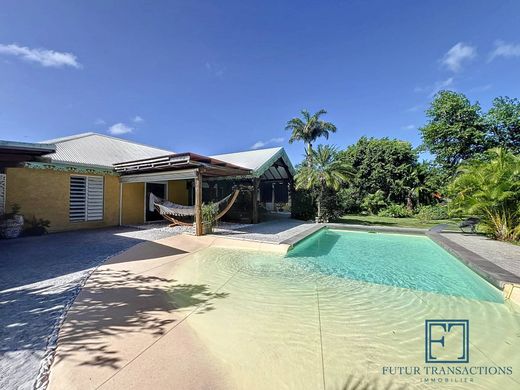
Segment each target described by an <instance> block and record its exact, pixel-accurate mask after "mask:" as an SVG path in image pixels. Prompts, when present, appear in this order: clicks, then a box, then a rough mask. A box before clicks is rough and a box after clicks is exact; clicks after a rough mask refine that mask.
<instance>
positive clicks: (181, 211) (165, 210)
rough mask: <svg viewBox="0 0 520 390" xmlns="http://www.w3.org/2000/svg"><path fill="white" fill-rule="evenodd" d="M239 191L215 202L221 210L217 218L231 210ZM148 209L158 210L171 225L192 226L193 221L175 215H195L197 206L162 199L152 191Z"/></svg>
mask: <svg viewBox="0 0 520 390" xmlns="http://www.w3.org/2000/svg"><path fill="white" fill-rule="evenodd" d="M239 193H240V190H235V191H234V192H232V193H230V194H229V195H228V196H226V197H225V198H223V199H221V200H219V201H218V202H216V203H215V205H216V206H217V208H218V210H219V213H218V214H217V216H216V217H215V220H218V219H220V218H222V217H223V216H224V215H225V214H226V213H227V212H228V211H229V209H230V208H231V207H232V206H233V204H234V203H235V201H236V200H237V197H238V194H239ZM148 209H149V210H150V211H154V210H157V212H158V213H159V214H161V216H162V217H163V218H164V219H166V220H168V221H170V222H171V224H170V225H169V226H170V227H172V226H176V225H184V226H190V225H191V224H192V223H190V222H182V221H179V220H178V219H177V218H175V217H194V216H195V206H184V205H182V204H177V203H173V202H170V201H168V200H165V199H161V198H159V197H158V196H155V195H154V194H153V193H150V200H149V202H148Z"/></svg>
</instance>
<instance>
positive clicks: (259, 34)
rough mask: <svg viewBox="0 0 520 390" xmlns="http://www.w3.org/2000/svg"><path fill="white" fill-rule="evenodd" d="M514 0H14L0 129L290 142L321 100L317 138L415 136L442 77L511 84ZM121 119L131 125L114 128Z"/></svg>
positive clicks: (518, 57)
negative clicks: (327, 128) (326, 132)
mask: <svg viewBox="0 0 520 390" xmlns="http://www.w3.org/2000/svg"><path fill="white" fill-rule="evenodd" d="M518 15H520V2H518V1H514V0H510V1H500V2H498V1H491V0H490V1H441V0H438V1H327V0H322V1H305V2H303V1H271V0H263V1H254V2H253V1H246V0H241V1H218V2H217V1H211V0H205V1H198V0H190V1H153V2H152V1H125V2H121V1H108V0H102V1H74V2H71V1H46V2H36V1H24V0H15V1H11V0H4V1H2V7H1V12H0V139H10V140H19V141H26V142H32V141H41V140H44V139H49V138H55V137H59V136H65V135H70V134H74V133H80V132H85V131H96V132H100V133H105V134H108V133H109V131H110V129H112V132H115V133H119V134H121V133H123V134H121V135H118V136H121V137H123V138H127V139H131V140H135V141H139V142H143V143H147V144H152V145H157V146H161V147H164V148H169V149H172V150H174V151H177V152H182V151H194V152H198V153H202V154H216V153H224V152H232V151H239V150H247V149H250V148H252V147H253V146H254V145H255V144H256V145H255V146H257V147H258V146H259V145H262V144H265V145H266V147H270V146H278V145H283V146H285V147H286V148H287V150H288V152H289V155H290V156H291V158H292V159H293V161H294V162H297V161H299V160H300V159H301V155H302V151H303V147H302V145H301V144H293V145H288V144H287V139H288V136H289V134H288V132H286V131H284V125H285V122H286V121H287V120H288V119H290V118H291V117H293V116H295V115H297V114H298V113H299V111H300V110H301V109H303V108H307V109H309V110H310V111H316V110H318V109H320V108H325V109H327V110H328V111H329V114H328V115H327V119H328V120H330V121H332V122H334V123H335V124H336V125H337V127H338V133H337V134H335V135H333V136H332V137H331V139H330V142H331V143H333V144H335V145H337V146H339V147H345V146H346V145H348V144H351V143H353V142H355V141H356V140H357V139H358V138H359V137H360V136H362V135H368V136H376V137H381V136H389V137H396V138H400V139H406V140H409V141H411V142H412V143H413V144H414V145H418V144H419V143H420V137H419V134H418V131H417V127H419V126H420V125H422V124H424V122H425V117H424V109H425V108H426V107H427V105H428V102H429V101H430V100H431V97H432V95H433V94H434V93H435V91H436V90H438V89H440V88H448V89H454V90H457V91H461V92H464V93H466V94H467V95H468V96H469V97H470V98H471V99H472V100H479V101H480V102H481V104H482V105H483V107H484V108H487V107H489V105H490V103H491V100H492V98H493V97H495V96H500V95H507V96H511V97H520V90H519V89H520V88H519V87H520V71H519V69H520V28H519V16H518ZM125 131H129V132H127V133H124V132H125Z"/></svg>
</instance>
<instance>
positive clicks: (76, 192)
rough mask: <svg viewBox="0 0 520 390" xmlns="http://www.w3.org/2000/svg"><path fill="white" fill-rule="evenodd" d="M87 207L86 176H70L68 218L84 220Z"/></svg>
mask: <svg viewBox="0 0 520 390" xmlns="http://www.w3.org/2000/svg"><path fill="white" fill-rule="evenodd" d="M86 209H87V178H86V177H84V176H71V177H70V202H69V219H70V220H71V221H85V219H86V216H87V214H86Z"/></svg>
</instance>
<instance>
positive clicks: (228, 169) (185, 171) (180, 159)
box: [114, 152, 251, 236]
mask: <svg viewBox="0 0 520 390" xmlns="http://www.w3.org/2000/svg"><path fill="white" fill-rule="evenodd" d="M114 169H115V171H116V172H117V173H119V174H120V175H121V183H138V182H156V181H168V180H186V179H193V180H194V188H195V234H196V235H197V236H200V235H202V231H203V229H202V228H203V226H202V222H203V221H202V179H203V177H208V178H215V177H237V176H246V175H250V174H251V170H250V169H247V168H243V167H239V166H237V165H233V164H230V163H227V162H225V161H221V160H218V159H214V158H211V157H207V156H202V155H200V154H196V153H190V152H188V153H176V154H171V155H165V156H159V157H154V158H148V159H142V160H134V161H128V162H122V163H118V164H114Z"/></svg>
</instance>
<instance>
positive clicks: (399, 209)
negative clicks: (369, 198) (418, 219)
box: [377, 203, 412, 218]
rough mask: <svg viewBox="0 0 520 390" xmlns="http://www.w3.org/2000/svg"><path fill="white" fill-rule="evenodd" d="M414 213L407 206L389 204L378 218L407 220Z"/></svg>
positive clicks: (379, 213)
mask: <svg viewBox="0 0 520 390" xmlns="http://www.w3.org/2000/svg"><path fill="white" fill-rule="evenodd" d="M411 215H412V212H411V211H410V210H408V209H407V208H406V207H405V206H403V205H400V204H395V203H392V204H389V205H388V206H387V207H385V208H384V209H383V210H381V211H379V212H378V213H377V216H378V217H391V218H406V217H410V216H411Z"/></svg>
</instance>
